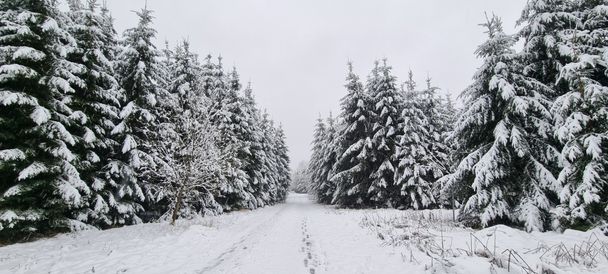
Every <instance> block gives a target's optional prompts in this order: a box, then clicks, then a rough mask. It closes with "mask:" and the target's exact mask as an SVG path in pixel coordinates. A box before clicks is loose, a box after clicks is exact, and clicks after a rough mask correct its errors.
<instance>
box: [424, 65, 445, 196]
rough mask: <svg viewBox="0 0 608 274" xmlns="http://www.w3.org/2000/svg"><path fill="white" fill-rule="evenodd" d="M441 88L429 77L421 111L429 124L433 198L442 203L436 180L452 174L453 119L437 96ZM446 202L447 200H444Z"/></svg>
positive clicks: (430, 173)
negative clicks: (451, 137)
mask: <svg viewBox="0 0 608 274" xmlns="http://www.w3.org/2000/svg"><path fill="white" fill-rule="evenodd" d="M438 89H439V88H437V87H434V86H433V85H432V82H431V78H430V77H429V76H427V79H426V88H425V89H424V90H422V91H421V93H420V94H419V96H421V98H420V99H421V102H420V103H421V107H422V108H421V109H422V110H423V112H424V116H425V117H426V118H427V121H428V122H429V123H428V125H427V130H428V137H429V142H428V143H427V149H428V151H429V157H430V159H431V160H432V163H433V164H431V165H429V166H428V167H429V168H431V169H430V170H429V173H428V174H427V175H428V176H430V177H429V178H432V179H430V180H431V182H432V188H433V196H434V197H435V198H436V199H435V200H438V201H437V202H440V201H439V200H440V196H441V189H442V186H441V184H436V183H435V182H436V180H437V179H439V178H441V177H442V176H443V175H445V174H447V173H449V172H450V155H451V154H452V153H451V149H452V148H451V147H450V146H449V145H448V142H449V141H448V138H447V137H448V136H447V134H446V133H448V132H451V131H452V129H453V121H451V120H452V117H450V116H447V115H449V114H450V113H445V111H449V110H448V107H449V106H445V105H444V104H443V102H442V100H441V98H440V97H439V95H438V94H437V90H438ZM444 200H445V199H444Z"/></svg>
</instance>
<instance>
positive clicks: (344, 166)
mask: <svg viewBox="0 0 608 274" xmlns="http://www.w3.org/2000/svg"><path fill="white" fill-rule="evenodd" d="M345 87H346V90H347V93H346V95H345V96H344V97H343V98H342V101H341V104H342V109H341V113H340V120H341V123H343V126H342V127H341V128H340V132H338V133H337V134H338V136H339V138H338V139H339V142H340V143H339V146H340V150H341V151H343V153H341V155H338V157H337V160H336V166H335V168H336V174H335V175H334V176H333V177H332V178H331V180H332V182H333V183H334V184H335V186H336V191H335V193H334V197H333V199H332V203H335V204H339V205H342V206H357V205H358V206H363V205H365V204H367V203H368V200H367V190H368V188H369V183H370V175H371V170H370V163H371V158H370V156H371V152H370V151H369V150H370V149H371V137H370V136H369V131H370V130H371V125H370V117H371V114H370V109H371V106H370V98H369V97H368V95H367V93H366V92H365V89H364V88H363V85H362V84H361V82H360V80H359V77H358V76H357V75H356V74H355V73H354V72H353V67H352V64H351V63H348V75H347V77H346V85H345Z"/></svg>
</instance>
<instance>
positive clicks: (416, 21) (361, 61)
mask: <svg viewBox="0 0 608 274" xmlns="http://www.w3.org/2000/svg"><path fill="white" fill-rule="evenodd" d="M106 1H107V3H108V6H109V8H110V10H111V12H112V15H113V16H114V18H115V23H116V29H117V31H118V32H119V33H122V31H123V30H124V29H126V28H129V27H132V26H135V24H136V23H137V18H136V16H135V14H133V13H132V12H131V11H133V10H139V9H141V8H142V7H144V4H145V0H106ZM147 2H148V8H150V9H152V10H154V11H155V13H154V16H155V20H154V23H155V27H156V29H157V30H158V41H157V44H158V45H159V47H160V48H162V45H163V43H164V40H165V39H166V40H168V41H169V42H171V44H172V45H174V44H175V42H176V41H179V40H181V39H184V38H187V39H188V40H189V41H190V43H191V47H192V48H193V50H195V51H196V52H198V53H199V54H200V55H202V56H204V55H206V54H207V53H211V54H212V55H214V56H217V55H218V54H221V55H222V56H223V58H224V64H225V66H227V67H231V66H232V65H236V66H237V68H238V70H239V72H240V74H241V80H242V81H243V83H245V82H247V81H248V80H251V81H252V83H253V88H254V94H255V96H256V99H257V101H258V104H259V105H260V106H261V107H262V108H265V109H268V111H269V113H270V114H271V116H272V118H273V119H274V120H275V121H276V122H278V123H281V124H282V125H283V127H284V129H285V131H286V135H287V143H288V145H289V149H290V156H291V161H292V167H295V166H297V164H298V163H299V162H300V161H303V160H307V159H308V157H309V155H310V142H311V140H312V132H313V126H314V124H315V121H316V119H317V118H318V117H319V114H322V115H323V116H324V117H325V116H327V114H328V113H329V112H330V111H332V112H333V113H334V114H335V113H337V112H338V110H339V99H340V98H341V97H342V96H344V94H345V89H344V87H343V85H344V79H345V76H346V62H347V61H348V60H349V59H350V60H352V61H353V62H354V65H355V71H356V72H357V73H359V76H360V77H361V78H362V79H363V80H364V79H366V77H367V74H368V72H369V71H370V69H371V68H372V66H373V62H374V60H376V59H380V58H384V57H386V58H388V60H389V63H390V64H391V65H392V66H393V68H394V73H395V75H397V77H398V80H399V81H400V82H401V81H403V80H405V77H406V76H407V71H408V70H409V69H410V68H411V69H412V70H413V71H414V73H415V76H416V81H417V82H418V84H419V85H422V84H423V83H424V78H425V77H426V75H427V73H429V74H430V75H431V77H432V78H433V82H434V84H435V85H436V86H438V87H441V88H442V89H443V90H444V91H445V92H450V93H452V94H454V97H455V96H456V95H457V94H458V93H459V92H460V91H461V90H462V89H464V88H465V87H466V86H467V85H468V84H469V83H470V82H471V78H472V76H473V74H474V72H475V70H476V68H477V67H478V66H479V60H476V58H475V56H474V54H473V52H474V51H475V49H476V47H477V45H478V44H480V43H481V42H483V41H484V40H485V36H484V33H483V29H482V28H481V27H479V26H478V24H479V23H481V22H483V21H484V12H486V11H487V12H488V13H492V12H494V13H496V14H497V15H499V16H501V17H502V18H503V21H504V26H505V30H506V31H507V32H513V31H514V29H515V21H516V20H517V19H518V18H519V15H520V13H521V10H522V8H523V6H524V4H525V2H526V1H525V0H466V1H453V0H417V1H413V0H373V1H372V0H366V1H363V0H361V1H357V0H331V1H330V0H297V1H296V0H148V1H147Z"/></svg>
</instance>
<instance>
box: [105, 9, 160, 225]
mask: <svg viewBox="0 0 608 274" xmlns="http://www.w3.org/2000/svg"><path fill="white" fill-rule="evenodd" d="M136 14H137V16H138V17H139V23H138V25H137V26H136V27H134V28H131V29H128V30H126V31H125V33H124V40H123V41H122V42H121V44H122V46H123V48H122V51H121V52H120V53H119V55H118V58H117V62H116V71H117V74H118V76H119V77H118V80H119V83H120V86H121V88H122V90H123V92H124V102H123V107H122V110H121V112H120V122H119V123H118V124H117V126H116V127H115V128H114V130H113V131H112V134H114V135H115V136H116V138H118V139H119V140H120V150H119V151H117V154H116V155H114V157H113V159H112V162H111V165H112V168H111V172H112V176H113V177H114V180H115V181H116V185H117V188H118V191H117V192H116V193H115V195H114V197H113V199H112V200H111V201H110V202H111V207H112V208H114V209H113V210H111V214H112V216H113V218H114V222H115V223H116V224H125V223H138V222H140V221H141V220H140V218H139V217H138V216H137V215H136V213H137V212H139V211H141V210H143V207H142V203H143V202H145V199H146V196H145V195H144V190H146V191H147V190H149V189H150V186H146V180H145V179H147V178H149V176H146V175H148V174H147V171H150V170H154V169H155V168H156V161H155V156H156V155H154V153H155V148H154V147H153V144H154V143H153V141H152V140H155V138H157V136H155V134H156V133H157V132H156V128H155V127H156V124H155V123H157V121H156V114H157V109H156V105H157V100H158V95H159V94H160V87H159V83H158V80H159V79H160V77H159V76H160V75H159V73H160V68H159V64H158V61H157V57H158V56H159V53H158V51H157V50H156V47H155V46H154V44H153V41H152V40H153V39H154V37H155V35H156V30H154V29H153V28H152V27H151V24H152V19H153V17H152V11H150V10H148V9H142V10H141V11H139V12H136Z"/></svg>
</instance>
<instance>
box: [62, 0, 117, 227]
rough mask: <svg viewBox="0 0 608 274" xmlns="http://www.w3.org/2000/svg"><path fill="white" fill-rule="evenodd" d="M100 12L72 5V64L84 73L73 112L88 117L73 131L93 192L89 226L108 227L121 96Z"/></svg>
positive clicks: (110, 36) (110, 37)
mask: <svg viewBox="0 0 608 274" xmlns="http://www.w3.org/2000/svg"><path fill="white" fill-rule="evenodd" d="M97 8H98V6H97V3H96V1H95V0H89V1H88V2H87V6H82V5H80V1H72V5H71V10H70V13H69V16H70V19H71V24H70V25H69V27H68V29H69V31H70V32H71V34H72V36H73V37H74V39H75V40H76V44H77V45H76V48H75V50H73V51H71V52H70V53H69V54H68V59H69V60H71V61H72V62H73V63H77V64H80V65H81V66H82V67H83V69H82V70H81V71H80V73H79V75H78V76H79V77H80V78H81V79H82V84H79V85H73V88H74V90H75V93H74V95H73V96H72V98H73V100H72V102H71V104H70V107H72V108H73V109H75V110H79V111H82V112H83V113H84V114H85V115H86V117H87V119H85V120H83V121H82V122H83V123H84V127H75V128H74V133H75V134H76V135H77V138H76V145H75V147H74V150H76V151H78V154H79V155H82V157H79V158H77V159H76V160H77V163H78V166H77V168H78V170H79V172H80V174H81V178H82V179H83V180H84V181H85V182H86V183H87V184H88V185H89V186H90V188H91V190H92V191H93V193H92V195H91V199H90V211H89V212H88V215H89V219H90V220H89V221H88V222H89V223H91V224H93V225H96V226H98V227H108V226H110V225H112V221H111V218H110V217H109V216H108V212H109V210H110V199H111V198H110V197H111V196H112V195H113V194H112V193H114V192H116V191H117V189H116V188H115V187H114V186H115V185H116V184H115V182H114V181H113V180H112V176H111V174H110V169H109V168H108V165H109V160H110V158H111V155H112V154H113V153H114V152H115V149H116V148H117V144H118V143H117V142H116V141H114V140H113V139H112V138H110V137H111V136H110V132H111V131H112V130H113V128H114V126H115V125H114V121H116V120H117V119H118V113H119V109H120V101H119V98H120V94H119V92H118V83H117V81H116V79H114V76H113V75H114V70H113V64H112V61H113V58H114V49H113V48H111V46H112V45H113V39H114V33H113V32H108V31H109V30H108V29H106V28H105V26H104V24H105V22H104V20H105V19H104V18H103V17H102V15H100V14H98V13H97Z"/></svg>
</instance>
